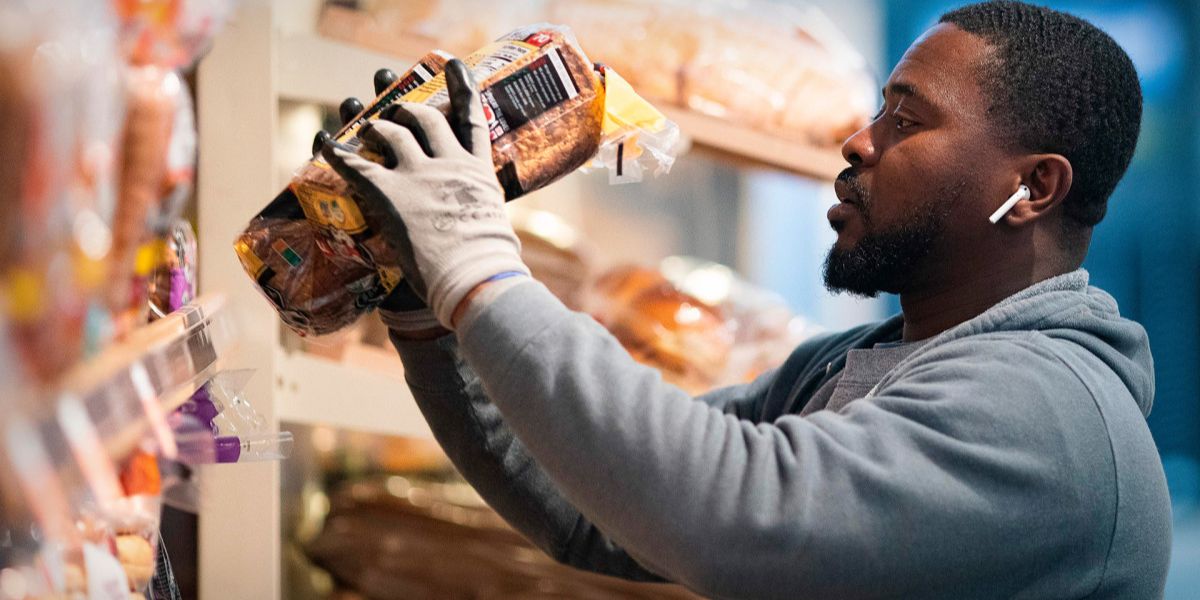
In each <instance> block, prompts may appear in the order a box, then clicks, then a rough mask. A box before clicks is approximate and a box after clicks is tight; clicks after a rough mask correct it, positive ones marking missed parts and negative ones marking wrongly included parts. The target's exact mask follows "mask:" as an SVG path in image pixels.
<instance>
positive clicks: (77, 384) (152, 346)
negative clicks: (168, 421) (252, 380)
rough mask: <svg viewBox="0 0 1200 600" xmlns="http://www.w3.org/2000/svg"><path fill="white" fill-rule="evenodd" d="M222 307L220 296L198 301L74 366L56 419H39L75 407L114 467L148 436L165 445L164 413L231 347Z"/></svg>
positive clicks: (66, 378) (60, 415)
mask: <svg viewBox="0 0 1200 600" xmlns="http://www.w3.org/2000/svg"><path fill="white" fill-rule="evenodd" d="M224 302H225V300H224V297H223V296H220V295H212V296H205V297H202V298H200V299H198V300H196V301H195V302H192V303H191V304H188V305H186V306H184V307H182V308H180V309H179V310H177V311H175V312H173V313H171V314H169V315H167V316H166V317H164V318H162V319H159V320H158V321H155V322H153V323H150V324H149V325H146V326H145V327H142V328H140V329H137V330H135V331H134V332H132V333H131V334H130V335H129V336H128V337H126V338H125V339H124V340H122V341H120V342H118V343H116V344H113V345H112V346H110V347H108V348H106V349H105V350H104V351H102V352H101V353H100V354H98V355H96V356H95V357H93V358H91V359H90V360H87V361H85V362H83V363H81V364H80V365H78V366H77V367H75V368H74V369H72V370H71V371H69V372H68V373H67V374H66V375H65V376H64V377H63V379H62V385H60V386H59V388H58V389H56V390H54V391H53V393H52V396H51V397H53V398H56V399H57V400H56V402H55V405H56V407H55V408H56V410H55V413H56V414H55V415H47V416H46V417H45V418H47V419H49V418H57V419H59V420H62V419H63V418H67V417H66V415H71V414H75V413H78V412H79V409H82V411H84V412H85V414H86V415H87V416H89V417H90V419H91V420H92V421H93V422H94V426H95V429H96V434H97V436H98V438H99V441H100V443H101V444H102V445H103V447H104V450H105V452H106V453H107V454H108V456H109V457H110V458H111V459H112V460H113V461H114V462H116V463H119V462H121V461H123V460H124V459H125V457H126V456H128V455H129V453H130V452H132V451H133V449H134V448H135V447H136V446H137V445H138V443H140V441H141V440H142V439H143V438H144V437H145V435H146V434H147V433H148V432H152V433H155V434H156V435H158V436H159V437H160V439H162V440H164V441H166V440H169V438H170V435H169V433H168V432H167V431H165V430H164V429H163V427H164V426H165V420H164V419H165V415H167V414H169V413H170V412H171V411H173V410H175V409H176V408H178V407H179V406H180V405H181V404H183V402H185V401H186V400H187V399H188V397H189V396H191V394H192V393H193V392H194V391H195V390H196V387H197V386H198V385H200V384H202V383H203V382H204V381H205V380H206V379H207V377H208V376H210V375H212V374H213V373H214V372H215V371H216V369H217V367H218V365H219V361H220V359H221V357H222V356H223V355H224V354H225V353H226V352H227V351H228V349H229V347H230V346H231V345H232V341H233V338H234V336H233V328H232V325H231V324H230V323H229V322H228V321H227V320H226V319H224V317H223V314H222V313H221V308H222V306H223V305H224ZM64 406H66V407H68V409H67V410H64ZM166 443H168V444H169V443H170V442H169V441H167V442H166Z"/></svg>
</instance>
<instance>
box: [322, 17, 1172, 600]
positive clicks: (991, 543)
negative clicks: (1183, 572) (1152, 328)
mask: <svg viewBox="0 0 1200 600" xmlns="http://www.w3.org/2000/svg"><path fill="white" fill-rule="evenodd" d="M447 74H448V84H449V86H450V93H451V96H452V98H453V100H454V105H453V109H452V110H451V115H450V119H449V120H450V124H447V122H446V119H445V118H444V117H443V116H442V115H441V114H439V113H437V112H436V111H434V110H432V109H428V108H426V107H422V106H417V105H403V106H401V107H400V108H398V109H396V110H394V111H391V112H390V113H389V115H388V118H389V119H390V120H380V121H379V122H378V123H377V124H376V125H375V126H373V127H372V128H370V129H369V130H368V131H367V132H366V133H364V134H363V135H364V137H365V138H366V139H367V140H368V141H369V142H370V143H371V144H373V145H374V146H375V147H376V148H377V149H379V150H380V151H381V152H382V153H383V154H384V155H385V156H386V157H387V161H386V162H387V164H388V166H383V165H378V164H375V163H371V162H368V161H366V160H363V159H361V158H359V157H358V156H356V155H352V154H347V153H345V152H343V151H341V150H339V149H336V148H334V147H333V146H332V145H328V146H326V147H325V148H324V149H323V150H322V151H323V153H324V156H325V157H326V158H327V159H329V160H330V162H331V163H332V164H333V165H334V166H335V168H336V169H337V170H338V171H339V172H340V173H341V174H342V175H343V176H344V177H346V178H347V179H348V180H349V181H350V182H351V185H352V186H353V187H354V189H355V193H356V194H358V195H359V196H360V197H361V198H362V199H363V200H364V201H368V202H376V203H382V204H383V205H386V206H388V207H394V210H395V217H396V220H395V223H396V225H395V227H394V228H393V230H392V231H390V232H388V235H390V236H393V238H394V240H395V242H396V243H397V244H398V245H399V246H400V247H402V248H405V249H406V251H407V252H406V258H405V260H406V261H407V263H406V264H405V265H403V267H404V271H405V275H406V277H407V279H408V281H409V282H410V283H412V286H413V289H414V290H415V291H416V295H417V296H419V297H420V298H421V299H422V300H423V301H424V302H426V303H427V304H428V306H429V308H430V310H422V306H423V305H422V304H421V303H420V302H415V301H412V300H411V298H410V299H408V300H406V299H405V298H403V297H401V296H398V297H397V298H394V299H389V301H388V303H387V306H386V307H385V308H387V310H385V311H383V316H384V319H385V321H386V322H387V323H388V324H389V326H390V327H391V329H392V339H393V341H394V343H395V345H396V348H397V349H398V351H399V352H400V355H401V356H402V358H403V360H404V363H405V366H406V377H407V380H408V382H409V385H410V387H411V388H412V391H413V394H414V395H415V397H416V399H417V401H418V403H419V404H420V406H421V409H422V410H423V411H424V414H425V415H426V417H427V419H428V420H429V423H430V425H431V427H432V428H433V431H434V433H435V435H436V436H437V438H438V440H439V442H440V443H441V444H442V446H443V447H444V448H445V450H446V451H447V453H448V454H449V455H450V457H451V458H452V459H453V460H454V462H455V464H456V465H458V467H459V469H460V470H461V471H462V472H463V474H464V475H465V476H466V477H467V479H468V480H470V481H471V483H472V484H474V485H475V487H476V488H477V489H478V490H479V491H480V493H482V494H483V496H484V497H485V498H486V499H487V500H488V502H489V503H490V504H491V505H492V506H493V507H494V508H495V509H496V510H497V511H499V512H500V514H502V515H503V516H504V517H505V518H506V519H508V521H509V522H510V523H512V524H513V525H514V526H515V527H516V528H517V529H519V530H520V531H522V532H523V533H524V534H525V535H527V536H528V537H529V538H530V539H531V540H532V541H534V542H535V543H537V544H538V545H539V546H540V547H542V548H543V549H545V551H546V552H547V553H549V554H550V555H551V556H553V557H555V558H556V559H558V560H561V561H563V562H565V563H568V564H571V565H575V566H577V567H580V568H583V569H589V570H592V571H596V572H600V573H606V574H609V575H615V576H619V577H626V578H630V579H636V580H648V581H674V582H678V583H682V584H684V585H686V586H688V587H690V588H692V589H694V590H696V591H697V592H699V593H701V594H705V595H708V596H712V597H719V598H801V597H803V598H885V597H886V598H1014V597H1019V598H1084V597H1086V598H1152V597H1159V596H1161V595H1162V592H1163V582H1164V579H1165V574H1166V570H1167V563H1168V556H1169V551H1170V535H1171V524H1170V506H1169V502H1168V497H1167V491H1166V484H1165V479H1164V476H1163V471H1162V467H1161V464H1160V462H1159V459H1158V455H1157V452H1156V449H1155V446H1154V442H1153V441H1152V439H1151V437H1150V433H1149V431H1148V429H1147V427H1146V423H1145V415H1146V413H1148V412H1149V410H1150V405H1151V403H1152V400H1153V395H1154V392H1153V374H1152V373H1153V371H1152V366H1151V357H1150V352H1149V346H1148V344H1147V339H1146V335H1145V332H1144V330H1143V329H1142V328H1141V327H1140V326H1139V325H1137V324H1136V323H1133V322H1131V321H1128V320H1125V319H1123V318H1121V317H1120V315H1119V314H1118V311H1117V307H1116V304H1115V302H1114V301H1113V300H1112V298H1111V297H1109V296H1108V295H1107V294H1105V293H1104V292H1102V291H1100V290H1098V289H1096V288H1092V287H1089V286H1088V285H1087V278H1088V277H1087V274H1086V272H1084V271H1082V270H1080V269H1079V267H1080V265H1081V263H1082V261H1083V259H1084V257H1085V255H1086V253H1087V247H1088V242H1089V239H1090V236H1091V231H1092V228H1093V227H1094V226H1095V225H1096V224H1097V223H1098V222H1099V221H1100V219H1101V218H1102V217H1103V215H1104V212H1105V206H1106V202H1107V199H1108V197H1109V195H1110V194H1111V192H1112V190H1113V188H1114V187H1115V186H1116V184H1117V182H1118V180H1119V179H1120V178H1121V176H1122V175H1123V173H1124V171H1125V169H1126V167H1127V166H1128V164H1129V161H1130V159H1131V157H1132V155H1133V151H1134V148H1135V146H1136V142H1137V137H1138V130H1139V123H1140V118H1141V93H1140V87H1139V84H1138V80H1137V74H1136V73H1135V71H1134V68H1133V65H1132V64H1131V62H1130V61H1129V58H1128V57H1127V56H1126V54H1125V53H1124V52H1123V51H1122V50H1121V49H1120V48H1119V47H1118V46H1117V45H1116V43H1115V42H1114V41H1113V40H1112V39H1111V38H1110V37H1108V36H1107V35H1106V34H1104V33H1102V32H1101V31H1099V30H1098V29H1096V28H1095V27H1094V26H1092V25H1090V24H1088V23H1086V22H1084V21H1082V20H1079V19H1077V18H1075V17H1072V16H1069V15H1066V14H1063V13H1060V12H1055V11H1052V10H1048V9H1044V8H1039V7H1035V6H1031V5H1028V4H1023V3H1017V2H987V3H983V4H976V5H971V6H967V7H965V8H962V9H959V10H956V11H953V12H950V13H947V14H946V15H944V16H943V17H942V19H941V21H940V23H939V24H938V25H937V26H935V27H933V28H932V29H930V30H929V31H928V32H926V33H925V34H924V35H923V36H922V37H921V38H920V39H918V40H917V41H916V42H914V44H913V45H912V47H911V48H909V50H908V52H907V53H906V54H905V55H904V57H903V59H902V60H901V61H900V63H899V64H897V65H896V67H895V70H894V71H893V72H892V74H891V76H890V78H889V79H888V81H887V84H886V87H885V88H884V93H883V108H882V109H881V110H880V112H879V114H878V116H877V117H876V118H875V119H874V120H873V121H872V122H871V123H870V124H869V125H868V126H867V127H866V128H864V129H863V130H861V131H859V132H858V133H857V134H855V135H854V136H853V137H851V138H850V139H849V140H848V141H846V143H845V145H844V147H843V149H842V153H843V155H844V156H845V158H846V160H847V162H848V163H849V165H850V166H849V168H848V169H846V171H845V172H843V173H842V175H841V176H840V177H839V178H838V180H837V185H836V189H837V195H838V198H839V200H840V201H841V202H840V203H839V204H838V205H837V206H835V207H834V208H832V209H831V210H830V211H829V219H830V222H831V224H832V226H833V227H834V229H835V230H837V233H838V237H837V242H836V243H835V245H834V247H833V248H832V249H831V251H830V253H829V257H828V259H827V262H826V270H825V278H826V283H827V285H828V286H829V287H830V288H831V289H834V290H844V291H849V292H852V293H857V294H864V295H873V294H876V293H878V292H881V291H885V292H892V293H897V294H899V295H900V301H901V306H902V307H903V313H902V314H901V315H898V316H896V317H893V318H891V319H888V320H886V321H884V322H882V323H876V324H872V325H868V326H864V327H860V328H857V329H852V330H850V331H846V332H843V333H839V334H833V335H828V336H824V337H820V338H817V339H815V340H812V341H810V342H807V343H805V344H803V345H801V346H800V347H799V348H797V349H796V350H795V352H794V353H793V354H792V356H791V357H790V358H789V359H788V361H787V362H786V363H785V364H784V365H783V366H782V367H780V368H779V369H778V370H776V371H774V372H771V373H768V374H766V375H764V376H762V377H760V378H759V379H758V380H757V381H755V382H753V383H751V384H748V385H744V386H739V387H734V388H729V389H723V390H718V391H716V392H713V393H711V394H709V395H706V396H703V397H700V398H691V397H688V396H687V395H686V394H685V393H683V392H682V391H681V390H679V389H677V388H674V387H672V386H669V385H667V384H665V383H663V382H662V380H661V379H660V377H659V376H658V375H657V374H656V373H655V372H654V371H652V370H651V369H648V368H645V367H642V366H640V365H638V364H636V363H634V362H633V361H632V360H631V359H630V358H629V356H628V355H627V354H626V353H625V352H624V351H623V350H622V349H621V348H620V346H619V345H618V344H617V343H616V342H615V341H614V340H613V338H612V337H610V336H609V335H608V334H607V333H606V332H605V331H603V330H602V329H601V328H600V327H599V326H598V325H597V324H596V323H595V322H594V321H592V320H591V319H589V318H588V317H586V316H584V315H579V314H575V313H572V312H570V311H568V310H567V309H566V308H564V307H563V306H562V305H561V304H560V303H559V302H558V301H556V300H555V299H554V298H553V297H552V296H551V295H550V294H549V293H548V292H547V291H546V289H545V288H544V287H543V286H541V285H540V284H538V283H536V282H534V281H531V280H530V279H529V278H528V276H527V273H528V270H527V269H526V268H525V266H524V265H523V264H522V263H521V261H520V258H519V255H518V245H517V242H516V238H515V237H514V235H513V233H512V230H511V228H510V227H509V225H508V223H507V221H506V220H505V218H504V216H503V212H502V210H501V206H502V203H503V198H502V194H501V191H500V187H499V186H498V185H497V183H496V180H495V177H494V176H493V174H492V173H493V169H492V163H491V158H490V157H491V154H490V151H489V142H488V135H487V129H486V123H485V122H484V119H483V116H482V111H481V107H480V105H479V102H478V100H477V98H478V96H477V93H476V92H475V90H474V89H473V87H472V84H471V83H470V81H469V75H467V74H466V71H465V68H464V67H463V66H462V65H461V63H451V64H450V65H449V66H448V68H447ZM1010 199H1011V201H1006V200H1010ZM998 209H999V210H998ZM447 216H449V217H453V218H451V219H447V218H446V217H447ZM989 217H992V218H991V219H990V218H989ZM993 219H994V220H995V223H993V222H992V220H993ZM439 325H440V327H439ZM441 327H444V328H445V329H442V328H441ZM446 330H451V331H453V335H447V334H446Z"/></svg>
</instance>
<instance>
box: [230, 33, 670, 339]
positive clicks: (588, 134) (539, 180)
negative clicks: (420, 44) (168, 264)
mask: <svg viewBox="0 0 1200 600" xmlns="http://www.w3.org/2000/svg"><path fill="white" fill-rule="evenodd" d="M449 58H450V56H449V55H448V54H446V53H444V52H441V51H433V52H431V53H429V54H427V55H426V56H425V57H423V58H422V59H421V60H420V62H418V63H417V64H416V65H414V66H413V67H412V68H411V69H409V70H408V71H407V72H405V73H404V74H403V75H401V77H400V78H399V79H398V80H397V81H396V83H394V84H393V85H392V86H391V87H389V88H388V89H387V90H385V91H384V92H383V93H382V94H380V95H379V96H378V97H377V98H375V100H374V101H373V102H371V103H370V105H368V106H367V107H366V108H365V109H364V111H363V112H362V114H360V115H359V116H358V117H357V118H355V119H354V120H353V121H351V122H350V123H349V124H347V125H346V126H345V127H343V128H342V130H341V131H339V132H338V133H337V135H335V136H334V138H335V140H336V143H338V144H341V145H343V147H346V148H349V149H353V150H355V151H362V142H361V141H360V140H359V138H358V137H357V136H358V132H359V130H360V129H361V127H362V125H363V124H364V123H367V122H369V121H371V120H374V119H378V118H379V114H380V113H381V112H382V111H383V109H384V108H386V107H387V106H389V105H391V104H393V103H395V102H397V101H404V102H418V103H422V104H427V105H430V106H433V107H435V108H438V109H439V110H442V112H447V111H448V110H449V96H448V94H447V92H446V81H445V76H444V75H443V74H442V69H443V67H444V66H445V64H446V62H447V61H448V60H449ZM463 62H465V63H466V65H467V67H468V68H469V69H470V70H471V72H472V74H473V75H474V77H475V80H476V82H478V84H479V88H480V96H481V99H482V101H483V105H484V113H485V115H486V117H487V119H488V127H489V128H490V132H491V140H492V159H493V162H494V163H495V166H496V177H497V179H498V180H499V182H500V185H501V187H502V188H503V189H504V193H505V197H506V198H507V199H508V200H512V199H514V198H517V197H519V196H522V195H524V194H526V193H529V192H531V191H534V190H537V189H539V188H542V187H544V186H546V185H548V184H550V183H552V182H554V181H555V180H557V179H559V178H561V177H563V176H565V175H567V174H569V173H571V172H573V171H575V170H577V169H579V168H580V167H583V166H585V165H587V164H588V163H589V162H592V163H594V164H598V165H601V166H606V167H609V168H610V171H613V170H614V169H615V174H614V176H613V179H615V180H618V181H619V180H620V179H621V178H620V176H621V175H622V174H623V173H622V172H623V171H631V172H634V173H637V174H638V175H639V176H640V174H641V173H642V172H643V171H644V170H652V171H654V173H655V174H658V173H662V172H666V171H667V170H668V169H669V168H670V164H671V161H672V160H673V156H672V155H671V152H672V151H673V150H674V146H675V139H676V137H677V135H678V131H677V129H676V128H675V126H674V124H673V123H671V122H670V121H668V120H666V119H665V118H664V117H663V116H662V114H661V113H659V112H658V111H657V110H655V109H654V108H653V107H652V106H650V105H649V104H647V103H646V102H645V101H644V100H642V99H641V98H639V97H637V95H636V94H635V93H633V91H632V89H631V88H629V86H628V84H626V83H625V82H624V81H623V80H622V79H621V78H620V77H619V76H618V75H617V74H616V73H613V72H611V71H606V70H605V69H604V68H603V67H597V66H595V65H593V64H592V63H591V62H590V61H589V60H588V58H587V56H586V55H585V54H584V53H583V51H582V50H581V49H580V48H579V46H578V44H577V43H576V42H575V41H574V38H573V36H572V35H571V33H570V31H569V30H567V29H566V28H564V27H559V26H552V25H535V26H530V27H526V28H522V29H519V30H517V31H514V32H512V33H510V34H508V35H506V36H504V37H502V38H500V39H499V40H497V41H496V42H494V43H492V44H489V45H487V46H485V47H484V48H482V49H480V50H478V51H476V52H474V53H472V54H470V55H469V56H467V57H465V58H464V59H463ZM363 155H364V156H366V157H368V158H372V159H376V160H377V159H378V158H377V157H375V156H374V155H373V153H369V152H363ZM387 214H388V211H387V210H385V209H384V208H383V207H372V206H369V205H367V203H366V202H360V201H359V200H357V199H355V198H354V197H352V196H351V194H350V191H349V189H348V187H347V184H346V182H345V181H344V180H342V178H341V177H340V176H339V175H337V174H336V173H335V172H334V171H333V169H332V168H331V167H330V166H329V164H328V163H327V162H326V161H325V160H324V159H323V158H322V157H321V156H320V155H319V154H318V155H317V156H315V157H313V159H312V160H310V161H309V162H308V163H306V164H305V165H304V166H303V167H301V168H300V169H299V170H298V171H297V172H296V174H295V175H294V176H293V178H292V181H291V183H290V184H289V185H288V187H287V189H285V190H284V191H283V192H281V193H280V194H279V195H278V196H276V198H275V199H274V200H273V201H272V202H271V203H270V204H269V205H267V207H266V208H264V209H263V210H262V211H261V212H260V213H259V214H258V215H257V216H256V217H255V218H254V219H253V220H251V222H250V224H249V226H247V228H246V229H245V231H244V232H243V233H242V234H241V235H240V236H239V237H238V239H237V240H236V242H235V245H234V246H235V250H236V252H237V254H238V257H239V259H240V260H241V262H242V266H243V267H244V268H245V270H246V272H247V274H248V275H250V277H251V278H252V279H253V280H254V282H255V283H256V284H257V285H258V287H259V288H260V290H261V291H262V292H263V294H264V295H265V296H266V297H267V299H268V300H270V302H271V303H272V305H274V307H275V308H276V310H277V311H278V312H279V314H280V316H281V317H282V319H283V321H284V322H285V323H286V324H287V325H288V326H289V327H291V328H292V329H294V330H296V331H297V332H299V333H301V334H304V335H321V334H325V333H330V332H333V331H336V330H338V329H341V328H343V327H345V326H347V325H350V324H351V323H353V322H354V321H355V320H357V318H358V317H359V316H361V315H362V314H363V313H365V312H368V311H370V310H371V309H373V308H374V307H376V306H377V305H378V304H379V303H380V302H381V301H382V300H383V299H384V298H385V297H386V296H387V295H388V294H389V293H390V292H391V291H392V290H393V289H394V288H395V287H396V285H397V284H398V283H399V282H400V279H401V273H400V270H399V267H398V260H397V257H396V256H395V254H394V253H395V252H396V250H395V249H394V248H395V244H393V243H390V241H389V240H383V239H381V238H380V236H379V235H378V233H377V232H379V231H382V230H383V227H381V225H380V223H381V222H380V221H378V220H379V219H384V218H388V216H387Z"/></svg>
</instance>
